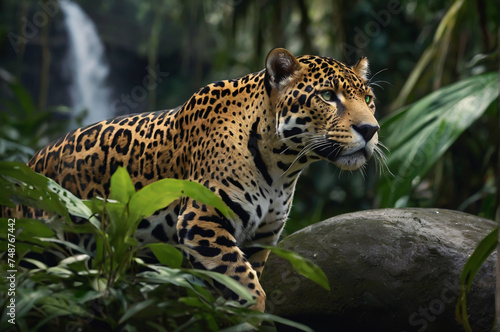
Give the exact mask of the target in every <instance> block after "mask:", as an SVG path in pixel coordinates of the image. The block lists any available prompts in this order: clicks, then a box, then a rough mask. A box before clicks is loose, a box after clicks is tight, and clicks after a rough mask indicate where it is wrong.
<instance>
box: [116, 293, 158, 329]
mask: <svg viewBox="0 0 500 332" xmlns="http://www.w3.org/2000/svg"><path fill="white" fill-rule="evenodd" d="M154 302H155V300H154V299H149V300H146V301H142V302H139V303H136V304H134V305H132V306H131V307H130V308H129V309H128V310H127V311H126V312H125V313H124V314H123V316H122V317H121V318H120V321H119V322H118V324H123V323H124V322H125V321H127V320H128V319H129V318H130V317H132V316H134V315H135V314H137V313H138V312H139V311H141V310H144V309H146V308H147V307H149V306H151V305H152V304H153V303H154Z"/></svg>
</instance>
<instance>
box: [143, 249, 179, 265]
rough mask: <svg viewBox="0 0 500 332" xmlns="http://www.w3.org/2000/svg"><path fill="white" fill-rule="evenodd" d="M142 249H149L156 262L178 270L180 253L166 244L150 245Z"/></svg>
mask: <svg viewBox="0 0 500 332" xmlns="http://www.w3.org/2000/svg"><path fill="white" fill-rule="evenodd" d="M144 247H146V248H150V249H151V251H152V252H153V254H154V255H155V257H156V258H157V259H158V261H159V262H160V263H161V264H163V265H166V266H169V267H171V268H174V269H176V268H180V267H181V265H182V259H183V257H182V252H181V251H180V250H178V249H177V248H175V247H174V246H172V245H170V244H168V243H150V244H147V245H145V246H144Z"/></svg>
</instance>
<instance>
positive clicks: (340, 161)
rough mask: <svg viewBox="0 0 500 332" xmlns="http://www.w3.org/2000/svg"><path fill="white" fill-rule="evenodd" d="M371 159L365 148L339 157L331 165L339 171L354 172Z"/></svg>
mask: <svg viewBox="0 0 500 332" xmlns="http://www.w3.org/2000/svg"><path fill="white" fill-rule="evenodd" d="M370 157H371V153H370V151H368V150H367V148H366V147H364V148H362V149H359V150H357V151H354V152H352V153H349V154H346V155H340V156H338V157H337V158H336V159H335V160H332V163H333V164H334V165H335V166H337V167H338V168H340V169H343V170H348V171H354V170H356V169H358V168H359V167H361V166H362V165H363V164H364V163H366V162H367V161H368V160H369V159H370Z"/></svg>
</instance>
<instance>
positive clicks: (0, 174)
mask: <svg viewBox="0 0 500 332" xmlns="http://www.w3.org/2000/svg"><path fill="white" fill-rule="evenodd" d="M48 186H49V179H48V178H46V177H44V176H43V175H40V174H37V173H35V172H34V171H33V170H32V169H31V168H29V167H28V166H26V165H25V164H23V163H20V162H0V187H1V188H3V190H0V205H5V206H9V207H14V206H15V204H21V203H22V204H25V205H27V206H31V207H35V208H38V209H42V210H44V211H46V212H48V213H57V214H59V215H62V216H64V217H67V218H68V219H69V216H68V211H67V209H66V206H65V204H64V203H63V202H61V201H60V200H59V197H58V195H57V194H56V193H54V192H53V191H52V190H49V189H48Z"/></svg>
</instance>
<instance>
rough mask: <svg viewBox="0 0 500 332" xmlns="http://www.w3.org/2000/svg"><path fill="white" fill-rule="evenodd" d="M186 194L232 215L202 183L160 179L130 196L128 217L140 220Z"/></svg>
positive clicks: (218, 198)
mask: <svg viewBox="0 0 500 332" xmlns="http://www.w3.org/2000/svg"><path fill="white" fill-rule="evenodd" d="M186 196H187V197H190V198H192V199H194V200H196V201H199V202H200V203H203V204H206V205H210V206H212V207H214V208H216V209H218V210H219V211H220V212H221V213H222V214H224V215H225V216H226V217H229V216H233V217H234V214H233V212H232V211H231V210H230V209H229V208H228V207H227V205H226V204H225V203H224V202H223V201H222V199H221V198H220V197H219V196H217V195H216V194H215V193H213V192H212V191H210V189H208V188H206V187H204V186H203V185H201V184H199V183H196V182H190V181H187V180H179V179H162V180H159V181H156V182H153V183H151V184H149V185H147V186H146V187H144V188H142V189H141V190H139V191H138V192H137V193H135V194H134V195H133V196H132V198H131V199H130V204H129V209H130V219H131V220H134V221H138V220H141V219H142V218H144V217H148V216H150V215H152V214H153V213H154V212H155V211H158V210H160V209H163V208H164V207H166V206H168V205H170V204H171V203H172V202H174V201H176V200H178V199H179V198H181V197H186Z"/></svg>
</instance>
